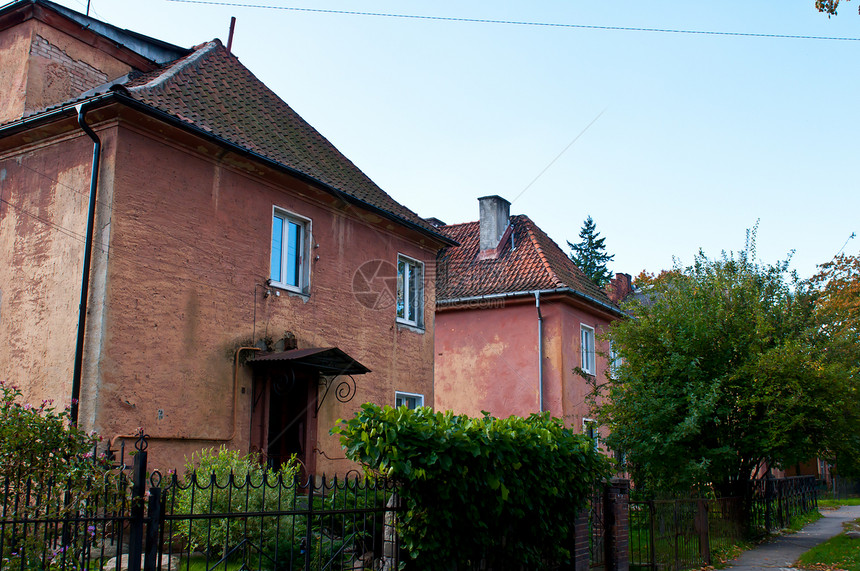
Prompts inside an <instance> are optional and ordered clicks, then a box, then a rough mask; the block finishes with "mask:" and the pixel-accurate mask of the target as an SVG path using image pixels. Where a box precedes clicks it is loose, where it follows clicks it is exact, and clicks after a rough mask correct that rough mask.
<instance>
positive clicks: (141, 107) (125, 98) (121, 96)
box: [114, 87, 459, 246]
mask: <svg viewBox="0 0 860 571" xmlns="http://www.w3.org/2000/svg"><path fill="white" fill-rule="evenodd" d="M123 91H125V88H124V87H119V88H118V89H117V91H115V92H114V95H115V97H116V99H117V100H118V101H120V102H121V103H123V104H125V105H128V106H129V107H131V108H133V109H136V110H138V111H142V112H144V113H146V114H148V115H151V116H153V117H155V118H157V119H160V120H161V121H164V122H165V123H169V124H171V125H173V126H175V127H179V128H180V129H184V130H186V131H190V132H192V133H194V134H196V135H199V136H201V137H204V138H206V139H210V140H212V141H215V142H217V143H218V144H220V145H223V146H225V147H227V148H229V149H230V150H231V151H233V152H234V153H236V154H238V155H241V156H245V157H248V158H251V159H254V160H255V161H259V162H261V163H264V164H266V165H267V166H269V167H272V168H274V169H276V170H280V171H286V172H287V173H289V174H290V175H292V176H294V177H296V178H299V179H301V180H303V181H305V182H309V183H311V184H313V185H314V186H321V187H323V188H324V189H325V190H326V191H328V192H329V194H332V195H334V196H336V197H338V198H340V199H341V200H343V201H344V202H348V203H352V204H355V205H358V206H360V207H361V208H363V209H365V210H370V211H371V212H374V213H376V214H379V215H380V216H382V217H383V218H387V219H389V220H391V221H393V222H397V223H398V224H401V225H403V226H406V227H408V228H411V229H412V230H416V231H418V232H420V233H421V234H424V235H425V236H428V237H430V238H433V239H435V240H436V241H438V242H442V243H443V244H445V245H446V246H459V243H457V242H456V241H454V240H452V239H451V238H448V237H447V236H445V235H444V234H441V233H437V232H433V231H431V230H428V229H427V228H424V227H422V226H420V225H419V224H416V223H415V222H412V221H410V220H407V219H405V218H401V217H399V216H397V215H396V214H394V213H393V212H389V211H387V210H384V209H382V208H380V207H378V206H375V205H373V204H370V203H369V202H365V201H364V200H361V199H360V198H358V197H355V196H353V195H351V194H349V193H347V192H344V191H342V190H340V189H338V188H335V187H333V186H331V185H329V184H327V183H325V182H323V181H321V180H318V179H316V178H314V177H312V176H310V175H308V174H306V173H303V172H301V171H300V170H297V169H294V168H292V167H289V166H287V165H285V164H283V163H279V162H278V161H275V160H273V159H270V158H268V157H266V156H263V155H261V154H258V153H255V152H254V151H251V150H248V149H246V148H245V147H242V146H241V145H238V144H236V143H234V142H232V141H229V140H227V139H225V138H223V137H221V136H219V135H215V134H214V133H211V132H209V131H206V130H205V129H201V128H200V127H197V126H195V125H191V124H189V123H186V122H185V121H182V120H181V119H178V118H176V117H174V116H173V115H171V114H169V113H165V112H164V111H162V110H160V109H157V108H155V107H152V106H150V105H147V104H145V103H141V102H140V101H138V100H136V99H134V98H132V97H130V96H129V95H127V94H125V93H123Z"/></svg>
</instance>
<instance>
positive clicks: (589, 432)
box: [582, 418, 600, 450]
mask: <svg viewBox="0 0 860 571" xmlns="http://www.w3.org/2000/svg"><path fill="white" fill-rule="evenodd" d="M582 433H583V434H584V435H585V436H587V437H588V438H589V439H590V440H591V441H592V442H594V449H595V450H597V448H598V447H599V446H600V431H599V430H598V428H597V421H596V420H594V419H593V418H583V419H582Z"/></svg>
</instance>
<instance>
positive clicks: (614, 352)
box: [609, 340, 624, 375]
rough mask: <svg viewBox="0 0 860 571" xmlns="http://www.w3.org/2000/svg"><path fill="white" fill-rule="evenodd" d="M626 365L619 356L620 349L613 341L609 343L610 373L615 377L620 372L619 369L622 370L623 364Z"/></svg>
mask: <svg viewBox="0 0 860 571" xmlns="http://www.w3.org/2000/svg"><path fill="white" fill-rule="evenodd" d="M622 363H624V359H622V358H621V355H619V354H618V347H616V346H615V343H613V342H612V341H611V340H610V341H609V372H610V373H612V374H613V375H615V374H616V373H617V372H618V369H619V368H621V364H622Z"/></svg>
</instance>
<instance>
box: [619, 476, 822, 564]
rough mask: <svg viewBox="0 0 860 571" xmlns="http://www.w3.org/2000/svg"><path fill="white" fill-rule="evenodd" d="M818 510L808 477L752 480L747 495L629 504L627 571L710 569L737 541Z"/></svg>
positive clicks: (765, 532)
mask: <svg viewBox="0 0 860 571" xmlns="http://www.w3.org/2000/svg"><path fill="white" fill-rule="evenodd" d="M817 506H818V503H817V485H816V481H815V477H813V476H798V477H793V478H780V479H776V478H768V479H762V480H756V481H753V482H751V483H750V493H749V494H748V496H747V497H737V498H720V499H675V500H648V501H631V502H630V503H629V512H628V521H629V535H628V541H629V553H630V568H631V569H643V568H648V569H654V570H657V569H661V570H662V569H666V570H669V569H671V570H679V569H693V568H697V567H701V566H703V565H710V564H712V563H713V562H714V561H715V560H716V559H718V558H719V557H720V556H721V555H724V554H726V553H727V552H728V550H729V549H730V548H731V546H733V545H735V544H737V543H738V542H739V541H743V540H746V539H751V538H756V537H760V536H762V535H765V534H767V533H769V532H772V531H775V530H778V529H781V528H783V527H787V526H789V525H790V524H791V521H792V520H793V519H794V518H797V517H798V516H800V515H802V514H805V513H807V512H809V511H811V510H813V509H816V508H817Z"/></svg>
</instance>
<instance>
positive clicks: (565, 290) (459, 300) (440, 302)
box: [436, 287, 630, 318]
mask: <svg viewBox="0 0 860 571" xmlns="http://www.w3.org/2000/svg"><path fill="white" fill-rule="evenodd" d="M558 293H562V294H568V295H572V296H574V297H578V298H580V299H583V300H585V301H587V302H588V303H591V304H593V305H596V306H598V307H600V308H601V309H604V310H606V311H608V312H610V313H613V314H615V315H616V316H618V317H624V318H628V317H630V316H629V315H627V314H626V313H624V312H623V311H621V310H620V309H618V308H616V307H613V306H612V305H610V304H608V303H606V302H603V301H600V300H599V299H595V298H593V297H591V296H590V295H586V294H584V293H582V292H579V291H576V290H575V289H573V288H569V287H559V288H555V289H541V290H523V291H512V292H505V293H488V294H486V295H474V296H468V297H454V298H450V299H437V300H436V305H437V306H448V305H460V304H466V303H475V302H480V301H487V300H496V299H509V298H513V297H524V296H533V295H536V294H540V295H551V294H558Z"/></svg>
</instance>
